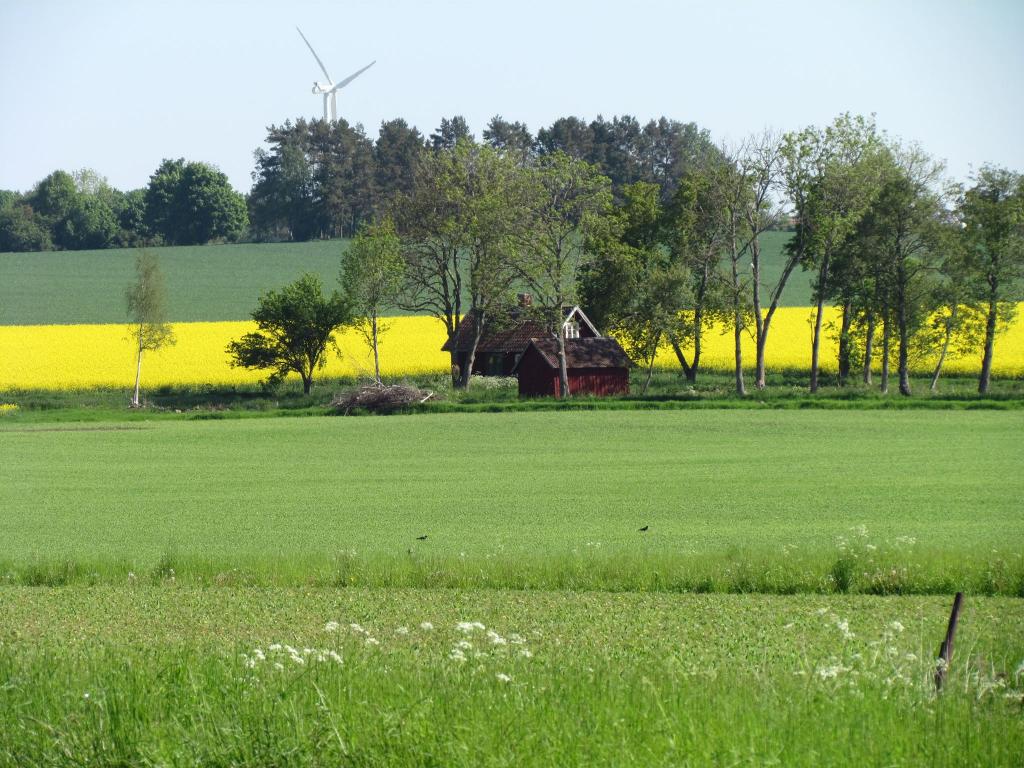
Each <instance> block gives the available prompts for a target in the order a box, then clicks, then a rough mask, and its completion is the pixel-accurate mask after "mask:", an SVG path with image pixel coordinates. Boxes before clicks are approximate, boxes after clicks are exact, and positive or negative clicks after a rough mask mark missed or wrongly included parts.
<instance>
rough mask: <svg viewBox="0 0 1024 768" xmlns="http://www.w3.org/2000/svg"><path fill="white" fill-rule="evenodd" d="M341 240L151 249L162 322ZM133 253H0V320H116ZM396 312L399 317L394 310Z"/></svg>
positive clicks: (236, 310)
mask: <svg viewBox="0 0 1024 768" xmlns="http://www.w3.org/2000/svg"><path fill="white" fill-rule="evenodd" d="M788 238H789V234H788V233H784V232H769V233H768V234H767V235H766V236H765V240H764V251H763V252H764V258H765V270H764V271H765V277H766V279H770V280H774V279H776V277H777V275H778V273H779V271H780V270H781V261H782V246H783V245H784V243H785V242H786V240H788ZM344 242H345V241H339V240H334V241H324V240H319V241H312V242H308V243H273V244H243V245H207V246H180V247H166V248H154V249H152V250H153V251H154V252H156V253H157V254H158V255H159V256H160V263H161V266H162V268H163V270H164V274H165V275H166V277H167V286H168V293H169V300H168V305H169V306H168V309H169V312H170V317H169V319H170V320H171V321H174V322H194V321H200V320H245V319H248V317H249V312H250V311H251V310H252V308H253V307H254V306H255V303H256V298H257V296H259V294H260V293H262V292H263V291H266V290H268V289H271V288H276V287H279V286H281V285H284V284H285V283H287V282H289V281H291V280H294V279H295V278H296V277H298V276H299V275H300V274H301V273H303V272H315V273H317V274H319V275H320V276H321V277H322V278H323V280H324V282H325V283H326V284H332V283H334V282H335V281H336V279H337V275H338V269H339V260H340V255H341V249H342V248H343V247H344ZM135 254H136V251H135V249H133V248H115V249H109V250H102V251H50V252H43V253H0V325H40V324H51V323H54V324H55V323H120V322H123V321H124V319H125V310H124V289H125V287H126V286H127V285H128V283H129V282H130V281H131V280H132V276H133V272H132V270H133V264H134V259H135ZM809 303H810V287H809V279H808V276H807V275H806V274H803V273H800V272H797V273H796V274H794V275H793V276H792V278H791V279H790V285H789V286H787V289H786V292H785V294H784V296H783V304H784V305H786V306H802V305H806V304H809ZM396 314H401V313H400V312H399V313H396Z"/></svg>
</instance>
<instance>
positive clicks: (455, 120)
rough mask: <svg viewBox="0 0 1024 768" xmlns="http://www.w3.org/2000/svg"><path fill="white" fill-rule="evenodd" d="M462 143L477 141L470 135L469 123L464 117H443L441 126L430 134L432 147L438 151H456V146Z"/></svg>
mask: <svg viewBox="0 0 1024 768" xmlns="http://www.w3.org/2000/svg"><path fill="white" fill-rule="evenodd" d="M460 141H468V142H473V141H475V139H474V138H473V134H472V133H470V130H469V123H467V122H466V118H464V117H463V116H462V115H455V116H454V117H452V118H447V117H442V118H441V125H439V126H438V128H437V130H436V131H434V132H433V133H432V134H430V146H431V147H432V148H433V149H436V150H443V149H455V145H456V144H458V143H459V142H460Z"/></svg>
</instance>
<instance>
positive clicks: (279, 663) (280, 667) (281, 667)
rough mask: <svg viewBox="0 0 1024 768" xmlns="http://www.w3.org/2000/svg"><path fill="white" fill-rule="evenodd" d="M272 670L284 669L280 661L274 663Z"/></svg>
mask: <svg viewBox="0 0 1024 768" xmlns="http://www.w3.org/2000/svg"><path fill="white" fill-rule="evenodd" d="M274 669H284V664H282V663H281V662H280V661H275V662H274Z"/></svg>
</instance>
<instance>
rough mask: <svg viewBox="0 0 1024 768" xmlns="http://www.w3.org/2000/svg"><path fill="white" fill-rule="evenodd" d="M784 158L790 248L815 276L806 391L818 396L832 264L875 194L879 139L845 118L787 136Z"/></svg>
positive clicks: (861, 122) (867, 122) (860, 122)
mask: <svg viewBox="0 0 1024 768" xmlns="http://www.w3.org/2000/svg"><path fill="white" fill-rule="evenodd" d="M782 156H783V162H784V166H783V167H784V170H783V175H784V179H785V187H786V192H787V195H788V196H789V199H790V201H791V202H792V204H793V207H794V208H795V214H796V216H797V219H798V222H799V223H798V226H797V229H796V234H795V236H794V238H793V240H792V241H791V244H790V247H791V248H792V249H794V253H795V256H796V257H797V258H798V260H799V261H800V262H801V263H802V264H803V266H804V268H805V269H808V270H811V271H813V272H814V273H815V289H814V290H815V298H816V303H817V308H816V313H815V324H814V335H813V339H812V342H811V377H810V378H811V381H810V389H811V392H817V391H818V386H819V370H820V366H819V352H820V349H821V332H822V314H823V308H824V303H825V301H826V299H827V297H828V295H829V292H830V290H831V283H830V279H831V267H832V261H833V259H834V258H835V256H836V253H837V251H838V250H839V249H840V248H841V247H842V246H843V245H844V243H845V242H846V240H847V239H848V238H849V236H850V235H851V234H852V233H853V232H854V230H855V229H856V227H857V225H858V224H859V223H860V220H861V218H862V217H863V216H864V214H865V213H866V211H867V210H868V208H869V206H870V205H871V203H872V201H873V200H874V198H875V196H876V195H877V194H878V190H879V188H880V176H881V174H880V163H879V158H880V157H881V139H880V137H879V136H878V133H877V130H876V128H875V123H874V120H873V119H868V118H864V117H861V116H852V115H850V114H848V113H847V114H843V115H840V116H839V117H838V118H836V119H835V120H834V121H833V122H832V124H831V125H829V126H828V127H827V128H824V129H821V128H817V127H813V126H812V127H810V128H806V129H804V130H802V131H798V132H796V133H790V134H787V135H786V137H785V138H784V141H783V149H782Z"/></svg>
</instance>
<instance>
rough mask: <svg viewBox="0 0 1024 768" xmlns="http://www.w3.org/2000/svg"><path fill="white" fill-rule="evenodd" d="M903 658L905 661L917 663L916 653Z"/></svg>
mask: <svg viewBox="0 0 1024 768" xmlns="http://www.w3.org/2000/svg"><path fill="white" fill-rule="evenodd" d="M903 658H904V659H906V660H907V661H917V654H916V653H908V654H906V655H905V656H904V657H903Z"/></svg>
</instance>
